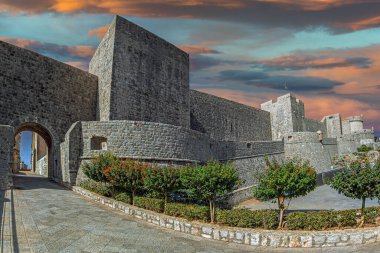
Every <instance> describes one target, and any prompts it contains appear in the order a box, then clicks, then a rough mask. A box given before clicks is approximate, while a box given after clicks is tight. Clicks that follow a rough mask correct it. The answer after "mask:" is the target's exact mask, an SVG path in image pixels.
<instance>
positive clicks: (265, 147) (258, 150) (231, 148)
mask: <svg viewBox="0 0 380 253" xmlns="http://www.w3.org/2000/svg"><path fill="white" fill-rule="evenodd" d="M214 152H215V157H216V158H217V159H221V160H225V159H240V158H247V157H251V156H260V155H266V154H277V153H283V152H284V143H283V142H282V141H254V142H249V141H239V142H235V141H221V142H218V143H217V145H216V147H215V149H214Z"/></svg>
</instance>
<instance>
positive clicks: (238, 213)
mask: <svg viewBox="0 0 380 253" xmlns="http://www.w3.org/2000/svg"><path fill="white" fill-rule="evenodd" d="M216 221H217V222H218V223H219V224H222V225H227V226H233V227H243V228H265V229H275V228H276V227H277V226H278V212H277V211H276V210H257V211H252V210H249V209H233V210H224V209H218V210H217V211H216Z"/></svg>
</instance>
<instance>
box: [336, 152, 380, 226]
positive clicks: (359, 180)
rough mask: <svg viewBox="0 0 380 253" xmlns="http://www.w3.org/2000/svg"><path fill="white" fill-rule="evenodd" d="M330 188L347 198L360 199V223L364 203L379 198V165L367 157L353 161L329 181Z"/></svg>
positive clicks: (363, 215) (362, 222)
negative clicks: (368, 199)
mask: <svg viewBox="0 0 380 253" xmlns="http://www.w3.org/2000/svg"><path fill="white" fill-rule="evenodd" d="M330 186H331V187H332V188H334V189H335V190H337V191H338V192H339V193H341V194H343V195H345V196H346V197H349V198H354V199H361V200H362V208H361V223H360V225H359V226H363V225H364V221H365V212H364V208H365V201H366V199H367V198H370V199H373V198H377V197H378V196H380V163H379V161H378V160H377V161H374V162H373V161H371V159H370V158H369V157H361V159H357V160H353V161H352V162H351V164H350V166H349V167H347V168H344V169H342V170H341V171H340V172H338V173H337V174H336V175H335V176H334V177H333V178H332V179H331V181H330Z"/></svg>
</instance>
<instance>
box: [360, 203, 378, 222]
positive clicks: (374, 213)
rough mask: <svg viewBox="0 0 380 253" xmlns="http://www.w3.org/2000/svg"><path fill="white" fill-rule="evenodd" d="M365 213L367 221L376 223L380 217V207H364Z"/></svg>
mask: <svg viewBox="0 0 380 253" xmlns="http://www.w3.org/2000/svg"><path fill="white" fill-rule="evenodd" d="M364 213H365V216H364V219H365V223H372V224H376V219H377V218H378V217H380V207H378V206H375V207H367V208H366V209H364Z"/></svg>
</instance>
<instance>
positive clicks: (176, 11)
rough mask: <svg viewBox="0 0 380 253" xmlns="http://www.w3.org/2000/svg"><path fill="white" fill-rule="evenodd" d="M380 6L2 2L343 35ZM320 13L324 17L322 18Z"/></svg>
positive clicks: (29, 8) (202, 0) (329, 0)
mask: <svg viewBox="0 0 380 253" xmlns="http://www.w3.org/2000/svg"><path fill="white" fill-rule="evenodd" d="M368 4H372V5H373V8H371V6H369V5H368ZM379 7H380V4H379V2H378V1H377V0H360V1H359V0H307V1H306V0H252V1H248V0H234V1H231V0H183V1H178V0H139V1H124V0H33V1H31V0H17V1H14V0H2V1H1V3H0V10H1V11H2V12H21V13H27V14H36V13H41V12H58V13H80V12H85V13H107V14H120V15H129V16H135V17H149V18H197V19H211V20H222V21H233V22H235V21H237V22H243V23H248V24H257V25H265V26H269V27H271V28H273V27H279V26H285V27H294V28H301V29H304V28H307V27H317V26H323V27H331V28H333V29H337V30H339V31H341V30H342V29H341V28H344V29H343V30H344V31H347V30H350V29H351V30H352V29H361V27H363V29H364V28H367V27H373V26H376V25H378V19H377V18H376V17H373V16H374V15H375V14H377V13H378V12H377V13H376V10H378V9H379ZM357 9H359V10H361V11H356V10H357ZM319 13H320V14H321V15H320V17H321V18H317V17H318V16H319V15H318V14H319ZM347 13H349V15H347ZM360 20H362V21H360ZM353 23H357V24H353ZM351 26H353V28H350V27H351Z"/></svg>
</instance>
